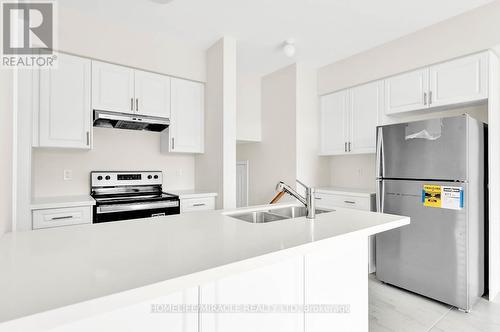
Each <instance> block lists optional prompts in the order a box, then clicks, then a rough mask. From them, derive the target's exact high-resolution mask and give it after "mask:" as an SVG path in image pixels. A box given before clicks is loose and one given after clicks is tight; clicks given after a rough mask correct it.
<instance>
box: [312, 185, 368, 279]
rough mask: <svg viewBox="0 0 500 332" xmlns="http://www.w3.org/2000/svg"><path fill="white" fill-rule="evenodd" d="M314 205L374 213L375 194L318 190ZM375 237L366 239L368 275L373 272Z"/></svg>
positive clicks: (342, 190) (343, 190)
mask: <svg viewBox="0 0 500 332" xmlns="http://www.w3.org/2000/svg"><path fill="white" fill-rule="evenodd" d="M315 197H316V205H317V206H318V207H320V208H326V209H335V208H336V207H341V208H348V209H355V210H363V211H375V209H376V208H375V193H372V192H367V191H364V192H356V191H355V190H352V191H351V192H349V191H346V190H345V189H334V188H332V189H323V190H322V189H318V191H317V192H316V194H315ZM375 269H376V262H375V236H371V237H370V238H369V239H368V273H373V272H375Z"/></svg>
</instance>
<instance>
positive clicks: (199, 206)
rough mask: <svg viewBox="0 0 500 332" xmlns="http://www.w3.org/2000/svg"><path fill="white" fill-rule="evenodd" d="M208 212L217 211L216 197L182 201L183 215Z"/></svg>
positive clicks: (184, 199) (183, 199)
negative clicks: (193, 212)
mask: <svg viewBox="0 0 500 332" xmlns="http://www.w3.org/2000/svg"><path fill="white" fill-rule="evenodd" d="M208 210H215V197H201V198H182V199H181V213H185V212H192V211H208Z"/></svg>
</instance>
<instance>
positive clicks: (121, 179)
mask: <svg viewBox="0 0 500 332" xmlns="http://www.w3.org/2000/svg"><path fill="white" fill-rule="evenodd" d="M90 177H91V183H92V187H111V186H142V185H161V184H162V182H163V174H162V172H161V171H147V172H126V171H123V172H91V173H90Z"/></svg>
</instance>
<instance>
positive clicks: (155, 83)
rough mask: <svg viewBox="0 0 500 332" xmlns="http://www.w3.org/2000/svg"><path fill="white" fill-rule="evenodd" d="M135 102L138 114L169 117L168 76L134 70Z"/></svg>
mask: <svg viewBox="0 0 500 332" xmlns="http://www.w3.org/2000/svg"><path fill="white" fill-rule="evenodd" d="M135 103H136V104H135V111H136V112H137V113H138V114H144V115H150V116H159V117H163V118H167V117H170V77H168V76H163V75H159V74H154V73H148V72H145V71H140V70H136V71H135Z"/></svg>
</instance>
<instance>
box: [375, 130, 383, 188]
mask: <svg viewBox="0 0 500 332" xmlns="http://www.w3.org/2000/svg"><path fill="white" fill-rule="evenodd" d="M383 133H384V131H383V128H382V127H378V128H377V161H376V168H377V169H376V173H377V178H382V177H384V137H383Z"/></svg>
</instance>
